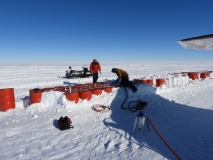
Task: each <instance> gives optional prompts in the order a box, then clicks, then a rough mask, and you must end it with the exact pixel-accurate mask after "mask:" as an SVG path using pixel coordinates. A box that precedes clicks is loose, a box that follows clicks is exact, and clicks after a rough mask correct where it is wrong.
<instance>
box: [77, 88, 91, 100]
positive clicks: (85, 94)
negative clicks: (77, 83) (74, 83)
mask: <svg viewBox="0 0 213 160" xmlns="http://www.w3.org/2000/svg"><path fill="white" fill-rule="evenodd" d="M79 97H80V98H81V99H87V100H90V99H91V98H92V91H89V90H87V91H80V92H79Z"/></svg>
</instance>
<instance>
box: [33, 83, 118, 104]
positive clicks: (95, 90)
mask: <svg viewBox="0 0 213 160" xmlns="http://www.w3.org/2000/svg"><path fill="white" fill-rule="evenodd" d="M113 87H114V86H111V85H109V83H107V82H106V83H95V84H93V83H86V84H73V85H69V86H56V87H49V88H41V89H39V88H34V89H30V90H29V92H30V104H34V103H39V102H40V101H41V96H42V93H43V92H47V91H59V92H64V94H65V96H66V98H67V100H69V101H74V102H75V103H78V102H79V99H82V100H84V99H86V100H88V101H89V100H90V99H91V98H92V95H93V94H94V95H97V96H98V95H101V94H102V92H106V93H110V92H112V88H113Z"/></svg>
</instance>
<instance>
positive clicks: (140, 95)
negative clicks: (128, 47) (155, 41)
mask: <svg viewBox="0 0 213 160" xmlns="http://www.w3.org/2000/svg"><path fill="white" fill-rule="evenodd" d="M100 64H101V67H102V72H101V74H100V75H99V79H98V82H106V81H110V82H113V81H114V80H115V79H116V78H117V77H116V75H115V74H114V73H112V72H111V68H113V67H117V68H121V69H124V70H126V71H127V72H128V73H129V77H130V80H132V81H133V80H134V79H142V78H152V79H157V78H167V77H172V76H173V77H174V75H175V74H174V73H176V76H177V77H174V78H176V83H173V85H165V84H164V85H163V86H160V87H155V86H154V85H153V86H152V85H149V84H139V83H137V84H136V83H134V85H135V86H136V87H137V88H138V91H137V92H135V93H132V91H131V89H130V88H126V89H127V95H128V98H127V100H126V102H125V103H124V105H123V107H125V108H126V107H128V104H129V103H130V102H131V101H137V100H141V101H145V102H147V103H148V105H147V107H145V109H144V110H143V113H144V114H146V115H147V117H149V119H150V120H151V121H152V123H153V124H154V126H155V127H156V129H157V130H158V132H159V133H160V134H161V135H162V137H163V138H164V139H165V140H166V142H167V143H168V144H169V146H170V147H172V149H173V150H174V151H175V153H176V154H177V155H179V156H180V157H181V158H182V159H183V160H201V159H203V160H211V159H213V77H212V74H210V77H208V78H205V79H201V78H199V79H197V80H192V79H188V80H186V79H185V80H183V78H184V77H181V75H180V74H179V73H180V72H203V71H211V70H213V62H202V61H201V62H128V63H127V62H122V63H101V62H100ZM69 65H70V66H72V68H73V69H75V70H81V67H82V66H83V65H87V67H88V66H89V63H87V64H85V63H72V64H1V65H0V88H1V89H4V88H14V95H15V104H16V107H15V109H10V110H7V111H5V112H0V128H1V130H0V144H1V145H0V153H1V154H0V159H1V160H18V159H19V160H36V159H37V160H42V159H43V160H62V159H64V160H65V159H66V160H70V159H76V160H81V159H82V160H90V159H94V160H104V159H105V160H108V159H110V160H112V159H113V160H120V159H123V160H133V159H135V160H136V159H143V160H165V159H171V160H173V159H177V157H176V156H175V154H174V153H173V152H172V151H171V149H170V148H169V147H168V146H167V145H166V144H165V143H164V142H163V141H162V139H161V138H160V137H159V135H158V134H157V133H156V131H155V130H154V128H153V127H152V125H151V124H150V123H149V127H150V132H148V128H147V127H146V126H145V134H143V131H142V130H139V129H138V126H137V127H136V130H135V132H134V133H133V126H134V122H135V118H136V116H137V114H138V112H134V113H132V112H130V111H129V110H128V109H122V108H121V104H122V103H123V102H124V100H125V98H126V92H125V89H124V88H123V87H118V88H113V90H112V92H111V93H106V92H102V94H101V95H99V96H97V95H92V99H91V100H89V101H87V100H81V99H80V100H79V102H78V103H77V104H76V103H74V102H73V101H68V100H67V99H66V97H65V95H64V93H63V92H59V91H48V92H44V93H42V98H41V101H40V103H34V104H30V95H29V90H30V89H33V88H45V87H54V86H62V85H63V86H69V85H73V84H84V83H91V82H92V77H88V78H74V79H66V78H65V71H66V70H68V66H69ZM178 76H179V78H178ZM177 81H178V82H177ZM96 104H100V105H105V106H109V107H110V108H111V110H110V111H107V112H104V113H100V112H95V111H94V110H93V109H92V106H94V105H96ZM61 116H63V117H64V116H68V117H69V118H70V119H71V121H72V125H73V126H74V128H73V129H68V130H65V131H60V130H59V127H58V125H57V123H58V120H59V118H60V117H61Z"/></svg>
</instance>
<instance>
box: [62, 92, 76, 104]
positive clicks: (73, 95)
mask: <svg viewBox="0 0 213 160" xmlns="http://www.w3.org/2000/svg"><path fill="white" fill-rule="evenodd" d="M65 95H66V98H67V100H69V101H75V103H78V101H79V92H71V93H70V92H67V93H65Z"/></svg>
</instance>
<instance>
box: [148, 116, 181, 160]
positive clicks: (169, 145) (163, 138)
mask: <svg viewBox="0 0 213 160" xmlns="http://www.w3.org/2000/svg"><path fill="white" fill-rule="evenodd" d="M146 118H147V119H148V121H149V122H150V123H151V125H152V127H153V128H154V130H155V131H156V133H157V134H158V135H159V137H160V138H161V139H162V140H163V141H164V143H165V144H166V145H167V147H169V149H170V150H171V151H172V152H173V153H174V155H175V156H176V157H177V158H178V159H179V160H181V158H180V156H179V155H178V154H177V153H176V152H175V151H174V150H173V149H172V147H171V146H170V145H169V144H168V143H167V142H166V140H165V139H164V138H163V137H162V136H161V134H160V133H159V132H158V130H157V128H156V127H155V126H154V124H153V123H152V121H151V120H150V119H149V117H148V116H146Z"/></svg>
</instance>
